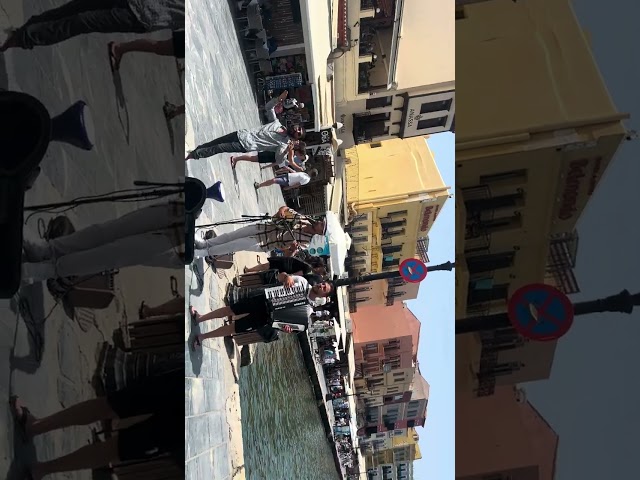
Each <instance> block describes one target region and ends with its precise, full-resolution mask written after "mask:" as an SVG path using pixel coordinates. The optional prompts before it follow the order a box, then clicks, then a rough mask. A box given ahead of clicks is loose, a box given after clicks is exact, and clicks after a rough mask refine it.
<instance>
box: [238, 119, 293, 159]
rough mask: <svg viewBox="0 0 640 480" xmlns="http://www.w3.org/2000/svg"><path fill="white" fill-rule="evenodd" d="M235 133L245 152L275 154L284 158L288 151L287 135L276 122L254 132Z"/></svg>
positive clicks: (239, 131)
mask: <svg viewBox="0 0 640 480" xmlns="http://www.w3.org/2000/svg"><path fill="white" fill-rule="evenodd" d="M237 133H238V140H239V141H240V144H241V145H242V147H243V148H244V149H245V150H246V151H247V152H276V155H280V156H285V155H286V154H287V151H288V149H289V140H290V139H289V135H288V134H287V132H286V129H285V128H284V127H283V126H282V124H281V123H280V121H278V120H276V121H275V122H271V123H267V124H266V125H263V126H262V127H260V128H256V129H254V130H238V132H237Z"/></svg>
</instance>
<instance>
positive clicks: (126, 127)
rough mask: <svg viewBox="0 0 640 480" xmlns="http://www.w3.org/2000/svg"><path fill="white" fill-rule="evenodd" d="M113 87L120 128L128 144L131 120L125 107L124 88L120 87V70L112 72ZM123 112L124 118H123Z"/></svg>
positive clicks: (127, 108)
mask: <svg viewBox="0 0 640 480" xmlns="http://www.w3.org/2000/svg"><path fill="white" fill-rule="evenodd" d="M112 78H113V87H114V88H115V91H116V104H117V106H118V120H119V121H120V125H122V130H123V131H124V136H125V138H126V140H127V144H129V138H130V135H131V120H130V119H129V107H127V100H126V98H125V96H124V90H123V88H122V78H121V77H120V72H117V71H116V72H113V75H112ZM123 113H124V118H123Z"/></svg>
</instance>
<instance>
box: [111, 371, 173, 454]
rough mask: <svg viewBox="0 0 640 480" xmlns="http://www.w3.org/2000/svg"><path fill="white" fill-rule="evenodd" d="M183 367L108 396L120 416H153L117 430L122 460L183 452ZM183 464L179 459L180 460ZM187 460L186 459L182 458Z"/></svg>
mask: <svg viewBox="0 0 640 480" xmlns="http://www.w3.org/2000/svg"><path fill="white" fill-rule="evenodd" d="M183 388H184V370H176V371H175V372H171V373H166V374H163V375H158V376H156V377H147V378H144V379H141V380H140V382H138V383H136V384H133V385H131V386H128V387H125V388H123V389H122V390H118V391H117V392H112V393H110V394H108V395H107V401H108V402H109V405H110V406H111V408H112V409H113V411H114V412H115V413H116V414H117V415H118V417H119V418H130V417H137V416H142V415H149V414H151V416H150V417H149V418H147V419H146V420H143V421H141V422H138V423H136V424H134V425H132V426H130V427H128V428H125V429H123V430H120V431H119V432H118V456H119V457H120V460H123V461H125V460H140V459H146V458H151V457H155V456H157V455H161V454H164V453H170V454H172V456H173V457H174V458H175V457H176V456H178V457H180V453H179V452H180V451H182V452H183V453H182V456H183V455H184V441H183V436H182V435H183V431H184V418H183V415H182V414H183V411H184V394H183V390H182V389H183ZM177 462H178V463H180V459H178V460H177ZM182 462H183V463H184V460H182Z"/></svg>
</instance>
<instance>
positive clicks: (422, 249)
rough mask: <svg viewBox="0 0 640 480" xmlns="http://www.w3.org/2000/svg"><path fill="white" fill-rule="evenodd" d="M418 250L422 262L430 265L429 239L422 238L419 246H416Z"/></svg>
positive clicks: (419, 240)
mask: <svg viewBox="0 0 640 480" xmlns="http://www.w3.org/2000/svg"><path fill="white" fill-rule="evenodd" d="M416 247H417V248H416V249H417V251H418V256H419V257H420V260H422V261H423V262H424V263H429V255H428V250H429V237H428V236H427V237H422V238H419V239H418V244H417V245H416Z"/></svg>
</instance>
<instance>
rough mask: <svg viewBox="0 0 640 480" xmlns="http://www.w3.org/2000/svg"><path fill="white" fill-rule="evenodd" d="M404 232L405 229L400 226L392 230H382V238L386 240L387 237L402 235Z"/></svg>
mask: <svg viewBox="0 0 640 480" xmlns="http://www.w3.org/2000/svg"><path fill="white" fill-rule="evenodd" d="M404 233H405V229H404V228H401V229H400V230H393V231H390V232H388V231H387V232H384V233H383V234H382V240H388V239H390V238H393V237H399V236H402V235H404Z"/></svg>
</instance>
